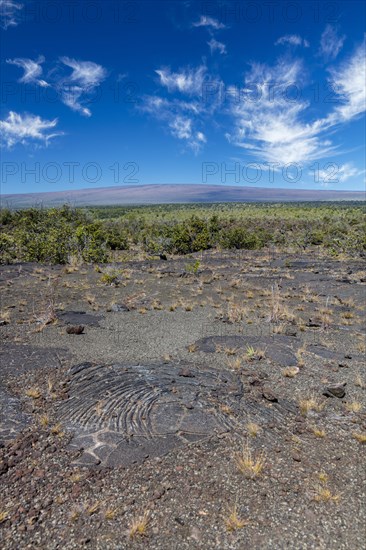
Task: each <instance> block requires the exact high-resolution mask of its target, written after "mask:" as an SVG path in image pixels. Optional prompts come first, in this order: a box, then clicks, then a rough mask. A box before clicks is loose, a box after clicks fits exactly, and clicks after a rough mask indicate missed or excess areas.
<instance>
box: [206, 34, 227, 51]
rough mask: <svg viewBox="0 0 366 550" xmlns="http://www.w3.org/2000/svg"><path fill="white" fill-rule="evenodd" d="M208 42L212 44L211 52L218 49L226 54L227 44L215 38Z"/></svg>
mask: <svg viewBox="0 0 366 550" xmlns="http://www.w3.org/2000/svg"><path fill="white" fill-rule="evenodd" d="M207 44H208V45H209V46H210V50H211V54H213V53H214V52H216V51H218V52H219V53H220V54H225V53H227V52H226V46H225V44H223V43H222V42H219V41H218V40H215V39H214V38H211V40H210V41H209V42H207Z"/></svg>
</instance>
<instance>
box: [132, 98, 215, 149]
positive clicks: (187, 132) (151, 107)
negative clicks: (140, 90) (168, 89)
mask: <svg viewBox="0 0 366 550" xmlns="http://www.w3.org/2000/svg"><path fill="white" fill-rule="evenodd" d="M139 108H140V110H141V111H143V112H146V113H148V114H149V115H151V116H153V117H154V118H156V119H157V120H159V121H160V122H163V123H164V124H166V126H167V128H168V130H169V132H170V133H171V135H172V136H173V137H175V138H176V139H179V140H181V141H184V143H185V145H186V146H187V147H188V148H189V149H191V150H193V151H194V153H198V152H199V151H200V150H201V148H202V146H203V145H204V144H205V143H206V136H205V135H204V133H203V132H202V131H201V130H200V129H199V127H200V126H201V125H202V123H201V122H200V120H199V117H198V115H200V114H201V113H202V105H201V104H199V103H198V102H195V101H191V102H187V101H180V100H177V99H171V100H170V99H166V98H162V97H159V96H145V97H144V98H143V101H142V103H141V105H140V107H139Z"/></svg>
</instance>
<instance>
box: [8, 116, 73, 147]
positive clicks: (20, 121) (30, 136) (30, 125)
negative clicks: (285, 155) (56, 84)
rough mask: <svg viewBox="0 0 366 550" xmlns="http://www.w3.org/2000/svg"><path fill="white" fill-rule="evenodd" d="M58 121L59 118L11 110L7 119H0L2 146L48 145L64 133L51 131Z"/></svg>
mask: <svg viewBox="0 0 366 550" xmlns="http://www.w3.org/2000/svg"><path fill="white" fill-rule="evenodd" d="M57 123H58V120H57V118H54V119H53V120H46V119H42V118H41V117H40V116H37V115H33V114H28V113H24V114H19V113H15V112H14V111H10V112H9V115H8V117H7V118H6V119H4V120H0V130H1V146H2V147H7V148H11V147H13V146H14V145H16V144H17V143H21V144H22V145H28V144H32V143H33V144H38V145H39V144H40V143H41V144H42V145H47V144H48V142H49V141H50V140H51V139H52V138H54V137H56V136H60V135H62V132H55V131H51V130H54V129H55V128H56V126H57Z"/></svg>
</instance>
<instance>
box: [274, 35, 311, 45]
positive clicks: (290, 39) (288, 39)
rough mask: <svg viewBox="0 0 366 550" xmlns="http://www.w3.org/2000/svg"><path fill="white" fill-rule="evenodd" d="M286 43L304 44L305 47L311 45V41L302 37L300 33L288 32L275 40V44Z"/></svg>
mask: <svg viewBox="0 0 366 550" xmlns="http://www.w3.org/2000/svg"><path fill="white" fill-rule="evenodd" d="M284 44H290V45H291V46H303V47H304V48H308V47H309V46H310V44H309V42H308V41H307V40H306V39H305V38H301V36H299V35H298V34H286V35H285V36H281V37H280V38H279V39H278V40H276V42H275V46H278V45H284Z"/></svg>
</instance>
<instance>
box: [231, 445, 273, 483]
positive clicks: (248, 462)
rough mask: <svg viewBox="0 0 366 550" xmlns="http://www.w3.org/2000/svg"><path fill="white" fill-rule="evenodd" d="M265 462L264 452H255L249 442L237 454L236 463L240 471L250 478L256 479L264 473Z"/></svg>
mask: <svg viewBox="0 0 366 550" xmlns="http://www.w3.org/2000/svg"><path fill="white" fill-rule="evenodd" d="M265 462H266V461H265V456H264V453H263V452H261V453H259V454H253V452H252V450H251V449H250V447H249V445H248V444H247V445H246V446H245V447H243V449H242V451H241V452H240V453H238V454H237V455H236V465H237V467H238V469H239V471H240V472H241V473H242V474H244V475H245V477H248V478H250V479H254V478H255V477H258V476H259V475H260V474H261V473H262V471H263V468H264V465H265Z"/></svg>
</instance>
